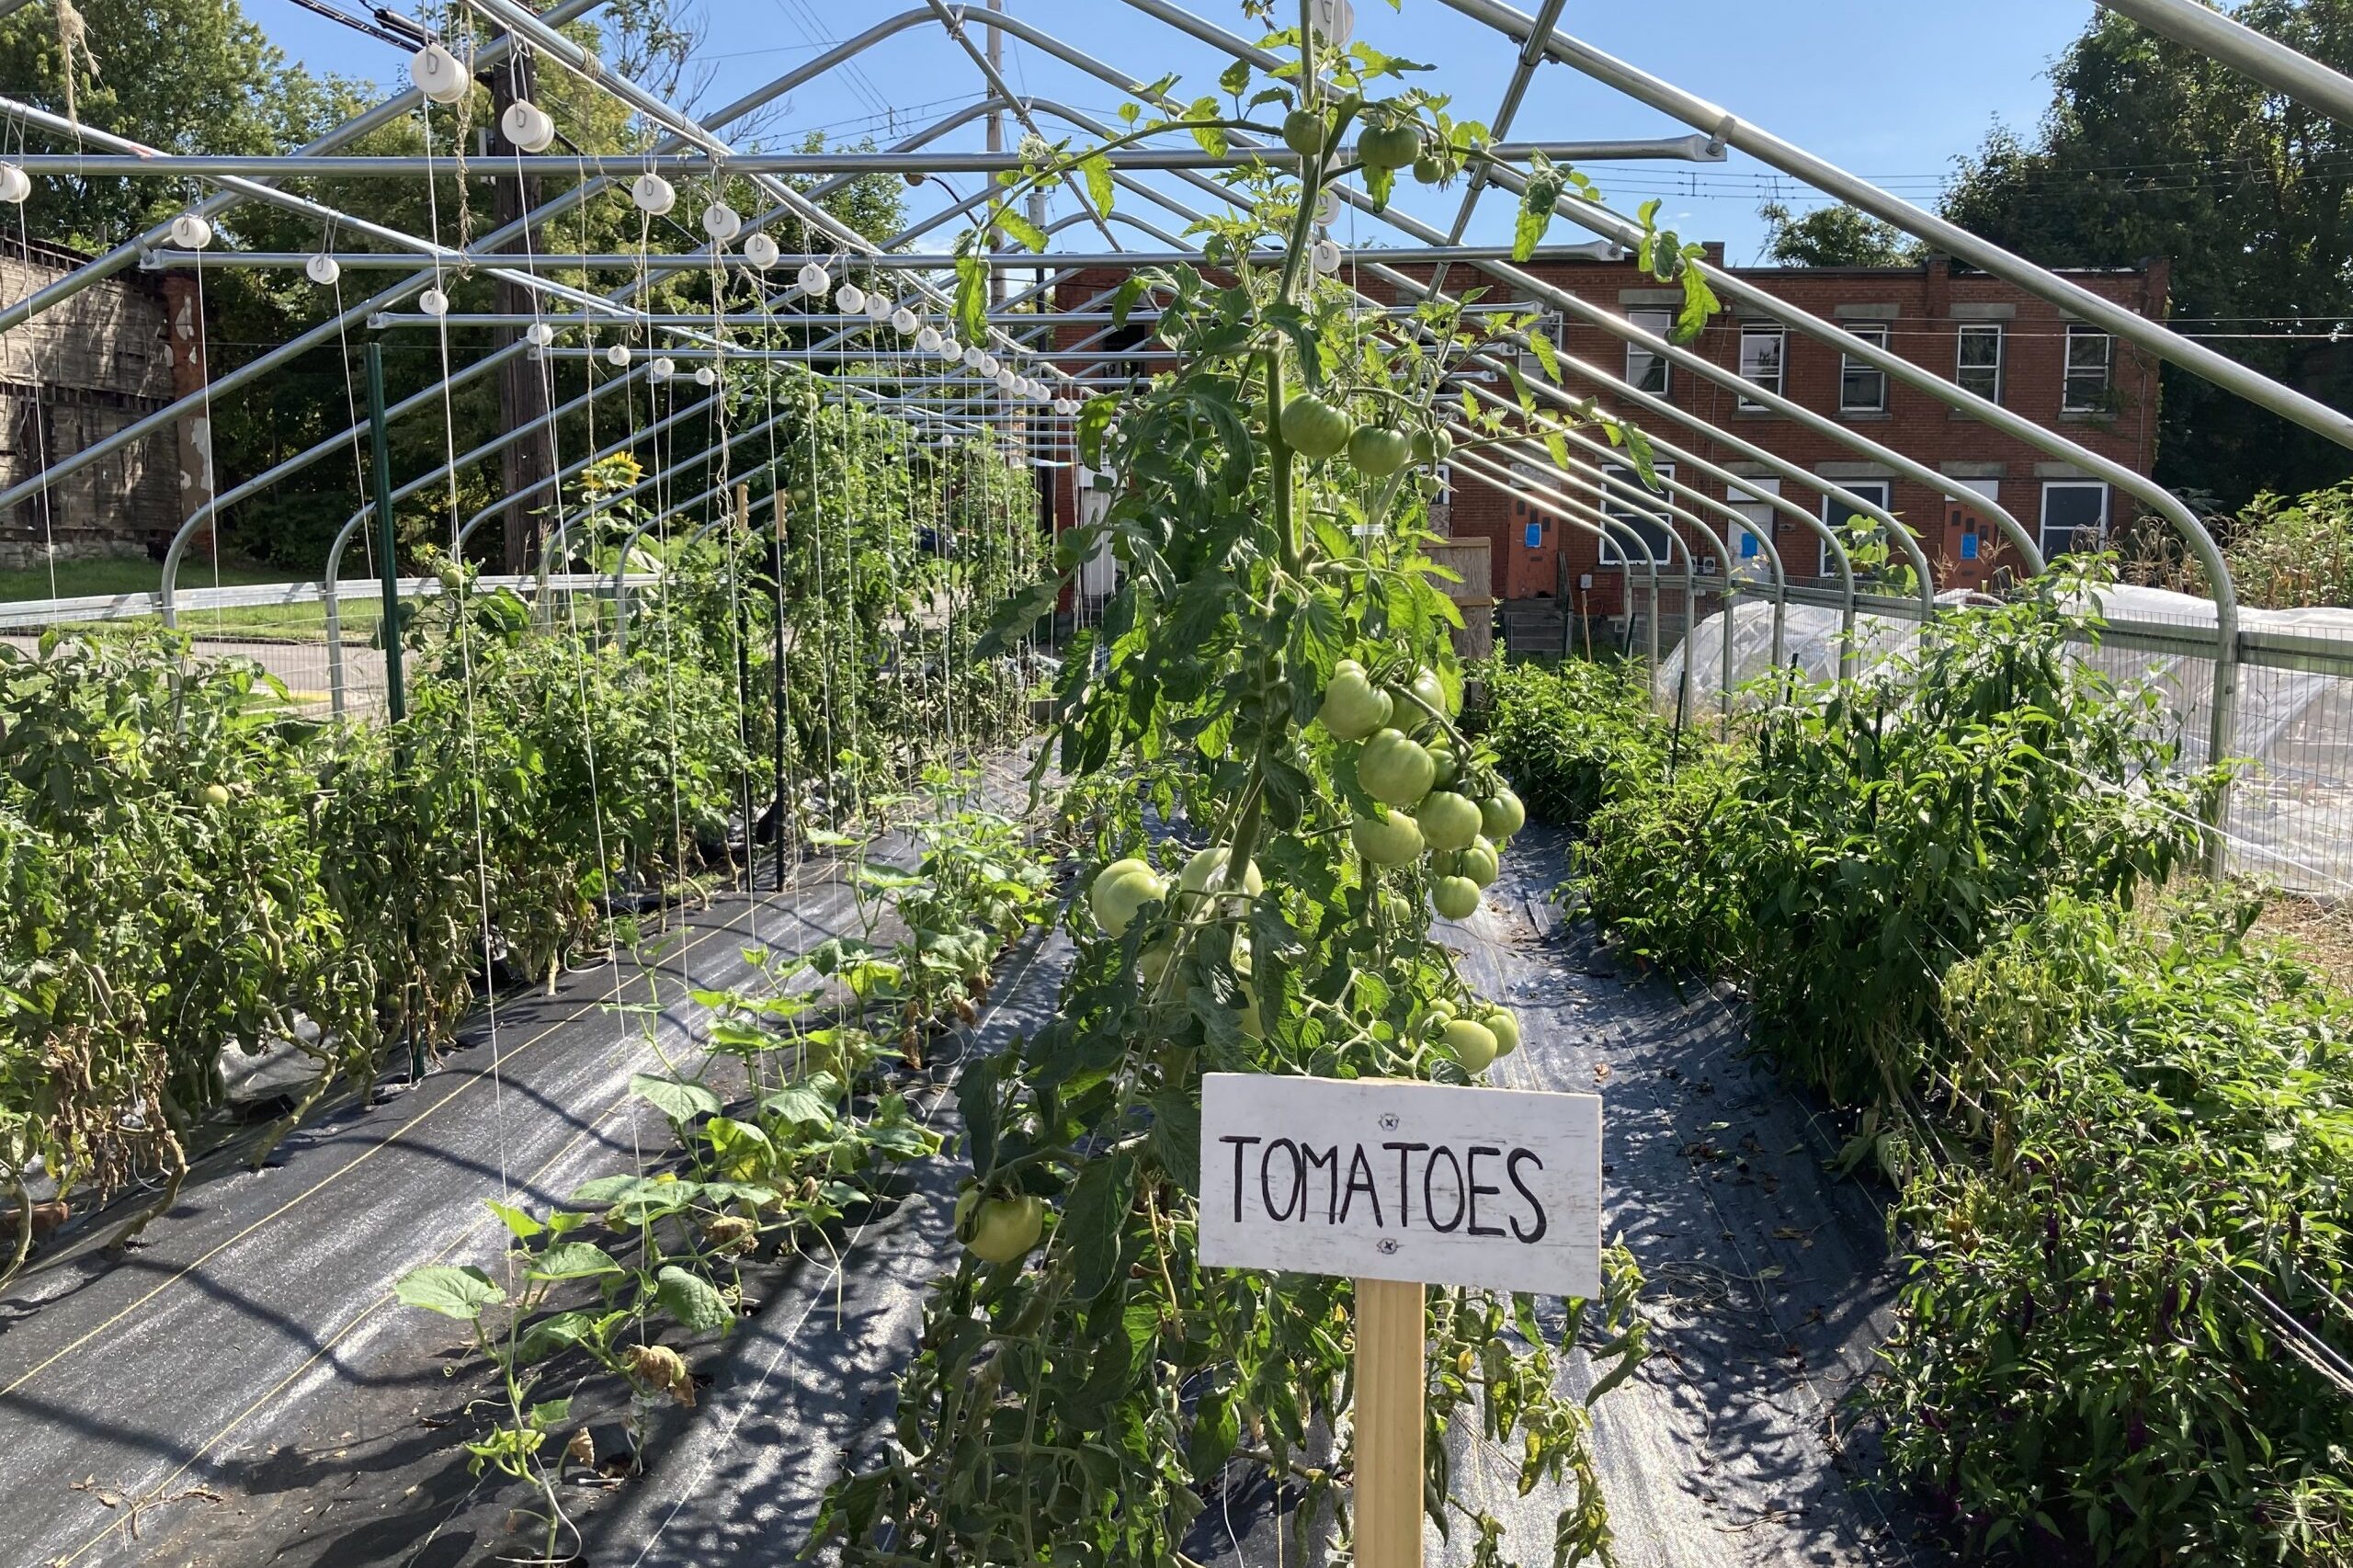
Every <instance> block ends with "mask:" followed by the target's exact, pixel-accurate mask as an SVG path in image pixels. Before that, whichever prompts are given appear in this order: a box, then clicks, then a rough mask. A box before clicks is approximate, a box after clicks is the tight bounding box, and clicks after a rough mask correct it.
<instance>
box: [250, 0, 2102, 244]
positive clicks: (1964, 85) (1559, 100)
mask: <svg viewBox="0 0 2353 1568" xmlns="http://www.w3.org/2000/svg"><path fill="white" fill-rule="evenodd" d="M336 3H338V4H340V5H342V6H344V7H345V8H346V9H352V10H358V9H363V8H364V7H363V6H361V5H360V3H359V0H336ZM701 3H702V6H703V8H704V11H705V14H706V18H707V20H708V22H709V24H710V26H709V32H708V36H707V38H706V40H705V42H704V45H703V49H702V51H701V59H702V61H703V62H704V64H705V66H706V67H707V69H708V71H709V73H710V81H709V83H708V85H706V86H705V88H704V90H703V92H702V94H701V97H700V101H701V102H702V103H703V105H704V106H705V107H712V106H717V105H720V104H723V103H727V102H729V101H732V100H733V99H734V98H735V97H738V96H740V95H741V94H743V93H745V92H747V91H750V90H751V89H753V88H755V87H756V86H758V85H761V84H764V83H766V82H767V81H769V80H771V79H773V78H775V77H776V76H778V75H779V74H783V73H784V72H787V71H790V70H791V69H792V68H794V67H795V66H797V65H800V64H802V63H803V62H807V61H809V60H810V59H811V58H812V57H813V55H814V54H816V53H817V52H818V45H817V41H816V40H824V41H827V42H830V41H834V40H838V39H840V38H842V37H844V36H847V34H848V33H850V32H852V31H854V30H857V29H858V28H862V27H865V26H870V25H872V24H873V23H874V22H876V21H879V20H881V19H882V18H884V17H891V16H893V15H896V14H898V13H899V12H900V11H902V10H903V9H906V8H911V7H915V6H919V5H920V4H921V0H904V4H902V3H901V0H880V3H877V0H864V3H861V0H831V3H828V0H701ZM244 6H245V7H246V10H247V12H248V13H249V14H250V15H251V16H252V17H254V19H255V20H256V22H258V23H259V24H260V25H261V26H262V27H263V28H265V29H266V30H267V32H268V33H269V34H270V35H271V37H272V38H273V39H275V40H277V41H278V45H279V47H281V48H282V49H284V50H285V51H287V53H289V54H290V55H291V56H293V57H295V58H297V59H300V60H301V61H302V62H305V63H307V64H309V65H310V66H312V67H313V68H314V69H319V70H332V71H337V72H341V73H344V74H352V75H359V76H365V77H369V78H371V79H376V80H400V79H402V77H403V74H404V61H403V60H402V58H401V56H400V55H399V54H398V53H397V52H396V51H393V50H392V49H390V48H389V47H387V46H385V45H383V44H381V43H378V42H377V41H375V40H371V39H369V38H367V37H365V36H363V35H361V34H358V33H356V32H351V31H348V30H347V29H345V28H340V27H338V26H337V25H336V24H335V23H334V22H331V21H328V20H325V19H324V18H322V17H317V16H314V15H313V14H312V13H310V12H307V11H305V10H303V9H302V8H301V7H300V6H296V5H294V4H293V3H292V0H244ZM1006 6H1007V9H1008V10H1009V11H1010V12H1011V13H1012V14H1013V15H1015V16H1016V17H1020V18H1022V19H1024V20H1026V21H1029V22H1031V23H1033V24H1035V25H1036V26H1038V27H1040V28H1045V29H1046V30H1048V31H1050V32H1051V33H1053V34H1055V35H1057V36H1058V37H1060V38H1062V39H1064V40H1068V41H1069V42H1071V43H1074V44H1075V45H1077V46H1078V47H1079V48H1081V49H1082V50H1084V51H1086V53H1088V54H1089V55H1091V56H1093V57H1094V58H1095V59H1097V60H1098V61H1100V62H1104V63H1106V64H1108V65H1111V66H1113V67H1116V68H1117V69H1118V70H1120V71H1121V72H1125V73H1129V74H1134V75H1137V76H1146V77H1148V76H1156V75H1158V74H1162V73H1164V72H1170V71H1174V72H1177V73H1180V74H1182V76H1183V78H1184V81H1185V84H1186V85H1187V86H1188V87H1189V88H1190V89H1191V90H1192V91H1194V92H1196V93H1199V92H1209V91H1212V90H1214V85H1215V78H1216V76H1217V74H1218V72H1219V71H1220V70H1221V69H1222V66H1223V63H1224V62H1223V61H1222V59H1221V58H1220V57H1218V56H1216V55H1214V54H1213V53H1212V52H1211V51H1209V50H1208V49H1207V48H1206V47H1204V46H1201V45H1199V44H1196V43H1194V42H1193V41H1192V40H1188V39H1184V38H1181V37H1179V36H1177V35H1176V34H1175V33H1174V32H1172V31H1171V30H1170V29H1169V28H1166V27H1165V25H1163V24H1161V23H1159V22H1157V21H1155V20H1154V19H1153V18H1151V17H1145V16H1143V15H1142V14H1141V13H1138V12H1136V11H1133V10H1131V8H1130V7H1129V6H1126V5H1124V4H1121V3H1120V0H1006ZM1519 7H1520V8H1521V9H1527V8H1529V0H1519ZM976 9H977V8H976ZM1188 9H1190V10H1191V11H1192V12H1193V13H1194V14H1196V15H1197V16H1199V17H1204V18H1206V19H1208V20H1210V21H1212V22H1214V23H1217V24H1218V25H1220V26H1222V27H1224V28H1227V29H1228V30H1231V31H1234V32H1242V33H1245V34H1251V35H1252V36H1255V34H1253V33H1252V29H1250V28H1247V27H1246V26H1245V23H1244V22H1243V20H1242V18H1241V15H1240V10H1239V7H1238V6H1234V5H1233V4H1232V3H1231V0H1190V3H1189V5H1188ZM2092 13H2093V7H2092V5H2091V3H2090V0H1972V3H1971V4H1967V5H1937V4H1931V3H1929V0H1651V3H1650V4H1647V5H1626V4H1622V3H1621V4H1611V5H1608V6H1602V5H1597V4H1593V3H1591V0H1570V4H1569V6H1567V8H1566V10H1565V12H1564V27H1565V28H1566V29H1567V30H1569V31H1571V32H1573V33H1574V34H1575V35H1576V36H1578V37H1580V38H1582V39H1583V40H1585V41H1586V42H1588V43H1590V44H1593V45H1595V46H1597V47H1598V48H1600V49H1602V50H1604V51H1608V52H1609V53H1611V54H1614V55H1617V56H1618V57H1620V59H1623V60H1626V61H1628V62H1631V63H1633V64H1636V65H1639V66H1641V67H1643V69H1645V70H1647V71H1649V72H1651V73H1653V74H1656V75H1659V76H1663V77H1665V78H1667V79H1668V80H1670V81H1672V82H1674V83H1676V84H1677V85H1680V86H1682V87H1684V88H1686V89H1687V90H1688V91H1690V92H1693V93H1696V94H1698V95H1699V96H1700V97H1705V98H1708V99H1711V100H1712V101H1713V102H1715V103H1717V104H1720V105H1722V107H1723V108H1727V109H1730V110H1732V111H1733V112H1734V113H1736V114H1738V115H1740V116H1741V117H1742V118H1743V119H1746V120H1748V121H1750V122H1752V123H1755V124H1757V125H1760V126H1762V127H1764V128H1765V129H1767V130H1769V131H1774V132H1776V133H1778V134H1779V135H1781V136H1782V137H1784V138H1786V139H1788V140H1790V141H1793V142H1798V143H1800V144H1802V145H1803V146H1805V147H1807V148H1809V149H1811V150H1813V152H1815V153H1820V154H1822V155H1824V156H1825V157H1827V158H1829V159H1830V160H1831V161H1833V162H1834V163H1836V164H1839V165H1842V166H1844V167H1846V168H1847V169H1850V170H1852V171H1854V172H1856V173H1859V174H1862V175H1866V176H1872V177H1874V178H1876V179H1878V180H1880V181H1881V183H1882V184H1885V185H1888V186H1890V187H1892V188H1894V189H1895V190H1897V191H1898V192H1899V193H1900V194H1903V195H1905V196H1907V197H1909V198H1910V199H1914V200H1916V201H1920V202H1922V203H1923V204H1932V203H1933V201H1934V199H1935V196H1936V192H1937V190H1938V186H1939V184H1940V183H1941V181H1942V180H1943V179H1944V178H1945V177H1946V176H1948V175H1949V172H1950V170H1951V167H1952V160H1953V159H1954V157H1955V156H1956V155H1958V154H1961V153H1966V152H1969V151H1971V150H1972V149H1973V148H1974V147H1975V146H1976V145H1977V144H1978V142H1980V141H1981V140H1982V138H1983V137H1984V132H1985V131H1986V130H1987V129H1988V128H1989V127H1990V126H1992V125H1993V124H1994V123H1995V120H1996V119H2005V120H2007V121H2009V122H2010V123H2012V124H2014V125H2018V126H2020V127H2025V126H2029V125H2031V124H2032V123H2033V122H2034V121H2035V120H2036V119H2038V118H2039V117H2040V114H2041V112H2042V109H2043V107H2044V105H2045V103H2046V102H2047V101H2048V98H2049V95H2050V85H2049V82H2048V80H2047V76H2046V73H2047V71H2048V69H2049V66H2050V64H2051V62H2052V60H2053V59H2054V58H2055V57H2056V56H2057V55H2058V53H2059V52H2060V51H2062V50H2063V49H2064V48H2065V46H2066V44H2067V43H2068V41H2069V40H2072V39H2073V38H2074V37H2075V35H2076V34H2077V33H2079V32H2080V31H2081V30H2082V28H2083V27H2084V26H2085V24H2086V22H2087V21H2088V20H2089V19H2090V17H2091V16H2092ZM1358 34H1359V36H1361V37H1363V38H1365V39H1366V40H1368V41H1370V42H1371V43H1373V44H1375V45H1377V46H1378V47H1380V48H1381V49H1383V50H1385V51H1390V52H1392V53H1394V54H1399V55H1403V56H1406V57H1408V58H1412V59H1416V60H1421V61H1426V62H1435V63H1437V64H1438V66H1439V69H1438V71H1436V72H1434V73H1433V74H1430V75H1429V76H1427V77H1421V78H1417V80H1420V81H1424V82H1427V83H1430V84H1432V85H1436V86H1437V87H1438V89H1439V90H1443V91H1447V92H1450V93H1452V94H1453V95H1454V96H1455V105H1454V112H1456V113H1457V114H1458V115H1460V116H1462V117H1465V118H1471V119H1488V118H1489V117H1490V116H1491V115H1492V114H1493V113H1494V110H1495V104H1496V101H1497V99H1498V98H1499V97H1500V95H1501V93H1502V91H1503V88H1504V85H1505V83H1506V79H1507V77H1508V75H1509V74H1510V71H1511V67H1512V63H1513V54H1514V51H1513V50H1512V48H1511V47H1510V45H1509V44H1508V43H1507V41H1506V40H1504V39H1502V38H1501V37H1500V36H1499V35H1497V34H1495V33H1493V32H1491V31H1489V30H1488V29H1486V28H1483V27H1481V26H1480V25H1479V24H1477V23H1475V22H1472V21H1470V20H1469V19H1467V18H1465V17H1461V16H1460V15H1458V14H1457V13H1455V12H1453V11H1451V10H1449V8H1447V7H1446V6H1443V5H1441V4H1439V3H1438V0H1404V4H1403V8H1402V9H1401V10H1396V11H1392V9H1391V8H1390V7H1389V6H1388V5H1387V4H1385V0H1358ZM1006 76H1007V78H1008V79H1009V80H1010V81H1011V82H1012V83H1013V85H1015V87H1016V88H1017V89H1018V90H1020V91H1023V92H1026V93H1029V94H1032V95H1036V96H1040V97H1051V98H1053V99H1057V100H1059V101H1062V102H1063V103H1067V104H1069V105H1070V106H1072V107H1073V108H1077V109H1080V110H1083V111H1086V112H1087V113H1090V114H1093V115H1096V116H1097V117H1098V118H1104V119H1108V117H1109V115H1110V113H1111V112H1112V111H1113V110H1114V109H1115V108H1117V106H1118V105H1119V103H1120V101H1121V97H1122V95H1121V94H1120V92H1119V91H1118V90H1117V89H1116V88H1115V87H1114V86H1113V85H1110V84H1108V83H1104V82H1101V81H1099V80H1097V79H1095V78H1093V77H1091V76H1088V75H1086V74H1081V73H1079V72H1077V71H1074V70H1073V69H1072V68H1070V67H1069V66H1067V65H1065V64H1063V62H1059V61H1056V60H1053V59H1051V58H1050V57H1048V56H1046V55H1043V54H1041V53H1040V51H1037V50H1036V49H1034V48H1032V47H1030V46H1029V45H1026V44H1023V43H1020V42H1018V41H1017V40H1007V43H1006ZM980 85H981V84H980V80H979V77H978V75H977V74H976V73H975V72H974V71H973V70H972V67H971V65H970V64H969V63H968V62H966V60H965V59H964V57H963V55H962V54H961V51H959V50H958V49H957V47H956V46H955V45H954V44H953V43H952V42H950V41H949V40H947V39H946V38H945V37H944V36H943V35H942V34H941V33H940V31H939V30H938V28H934V27H925V28H916V29H911V30H909V31H907V32H904V33H901V34H899V35H897V36H895V37H893V38H892V39H890V40H886V41H884V42H883V43H881V44H880V45H878V46H877V47H876V48H875V49H874V50H873V51H870V53H869V54H867V55H866V56H863V57H862V58H861V61H860V62H859V70H858V73H857V74H847V75H846V74H841V73H835V74H832V75H829V76H828V77H825V78H823V79H820V80H818V81H815V82H813V83H811V84H809V85H805V86H802V87H801V88H799V89H797V90H796V91H794V92H793V93H792V94H790V96H789V97H787V98H785V99H783V100H781V102H780V103H779V104H778V105H777V106H776V107H775V108H773V110H772V111H771V113H770V117H769V119H767V122H766V123H765V125H764V126H763V127H762V139H763V140H764V141H766V142H767V143H768V144H770V145H781V144H785V143H788V142H794V141H797V140H798V138H799V135H800V133H801V132H802V131H805V130H808V129H811V128H815V127H824V128H827V129H828V130H829V131H830V132H831V133H832V134H834V135H835V136H837V137H846V138H849V139H853V140H854V139H856V138H858V137H859V136H863V135H872V136H873V137H874V138H875V139H876V140H877V141H878V142H888V141H889V140H891V138H892V134H893V124H894V119H893V117H895V125H896V132H897V133H898V134H904V133H906V132H907V131H912V130H914V129H915V128H917V127H919V126H920V125H922V124H924V123H926V122H927V121H929V120H931V119H937V118H938V117H939V116H941V115H944V114H947V113H949V112H952V111H953V110H954V109H955V108H959V107H961V106H962V105H964V104H967V103H970V102H971V101H972V99H973V98H974V97H977V96H978V93H979V88H980ZM1687 129H1688V128H1687V127H1685V126H1683V125H1681V124H1679V123H1677V122H1674V121H1671V120H1669V119H1665V117H1663V116H1660V115H1657V114H1655V113H1654V112H1652V111H1650V110H1648V109H1646V108H1643V107H1642V106H1640V105H1638V104H1635V103H1633V102H1632V101H1631V100H1630V99H1627V98H1625V97H1621V96H1620V95H1618V94H1616V93H1614V92H1612V91H1610V90H1609V89H1608V88H1605V87H1602V86H1600V85H1598V84H1596V83H1594V82H1592V81H1590V80H1589V79H1587V78H1586V77H1584V76H1581V75H1578V74H1574V73H1573V72H1571V71H1569V70H1568V69H1567V68H1566V67H1564V66H1561V65H1556V64H1548V65H1546V66H1545V67H1544V68H1543V69H1542V70H1541V71H1540V73H1539V74H1538V75H1537V78H1536V83H1535V85H1534V87H1533V88H1532V90H1531V92H1530V94H1529V99H1528V102H1527V105H1526V107H1525V108H1523V110H1522V112H1521V114H1520V117H1519V119H1518V122H1517V123H1516V124H1515V125H1514V127H1513V128H1512V134H1513V135H1514V137H1515V138H1527V139H1546V140H1551V139H1570V138H1594V137H1649V136H1662V135H1674V134H1681V133H1683V132H1684V131H1686V130H1687ZM1049 130H1050V133H1058V131H1056V130H1055V128H1052V127H1050V128H1049ZM980 144H981V141H980V130H979V128H978V126H977V125H975V126H973V127H971V128H969V129H968V131H965V132H963V133H960V134H958V135H956V136H953V137H950V138H949V139H946V140H944V141H943V142H940V143H939V145H942V146H971V147H975V148H976V147H978V146H979V145H980ZM1587 172H1588V173H1589V174H1591V175H1592V176H1593V177H1594V178H1595V179H1596V180H1597V182H1598V183H1599V184H1600V185H1601V187H1602V188H1603V190H1604V191H1605V193H1606V194H1607V195H1608V198H1609V199H1610V202H1611V205H1613V206H1615V207H1618V208H1620V210H1628V211H1631V210H1632V209H1633V208H1635V207H1637V206H1639V205H1640V204H1641V202H1642V201H1643V200H1644V199H1648V198H1650V197H1654V196H1655V197H1659V198H1661V199H1663V200H1664V203H1665V205H1664V206H1663V207H1662V209H1661V212H1662V221H1663V222H1667V223H1669V224H1671V225H1672V226H1674V227H1676V228H1677V229H1679V230H1681V231H1682V233H1684V234H1685V236H1686V237H1687V238H1695V237H1696V238H1705V239H1721V240H1722V241H1724V242H1725V243H1726V244H1727V245H1728V246H1729V248H1730V253H1731V256H1732V259H1733V261H1735V262H1746V261H1750V260H1753V259H1755V257H1756V252H1757V248H1758V245H1759V244H1760V243H1761V236H1762V232H1763V226H1762V224H1761V223H1760V222H1758V221H1757V219H1756V207H1757V206H1758V205H1759V204H1760V203H1761V202H1762V201H1764V200H1766V199H1770V198H1772V197H1773V196H1774V195H1776V194H1777V193H1778V194H1779V195H1780V197H1781V198H1782V199H1785V200H1788V201H1790V203H1791V204H1792V205H1798V206H1801V207H1802V206H1803V205H1806V204H1807V203H1808V201H1809V200H1810V198H1809V197H1808V195H1807V193H1804V192H1802V191H1801V190H1799V189H1797V188H1796V187H1794V186H1792V185H1791V184H1790V182H1788V181H1786V180H1779V179H1777V177H1776V176H1774V175H1773V173H1772V171H1770V170H1768V169H1766V168H1764V167H1763V166H1762V165H1757V164H1755V163H1753V162H1751V161H1749V160H1746V159H1745V158H1742V157H1740V156H1738V155H1737V154H1735V156H1734V158H1733V161H1732V162H1730V163H1728V164H1723V165H1699V166H1694V165H1684V164H1643V165H1611V166H1607V167H1590V168H1588V170H1587ZM971 187H972V180H971V178H970V177H969V176H968V177H967V178H966V179H965V180H964V181H961V182H959V188H960V190H963V191H967V192H969V190H970V189H971ZM915 201H916V202H917V203H921V202H923V201H924V198H916V199H915ZM1402 204H1403V205H1404V207H1406V208H1407V210H1412V211H1414V212H1415V215H1416V216H1419V217H1422V218H1424V219H1426V220H1428V221H1430V222H1435V223H1437V224H1438V225H1439V226H1441V227H1443V226H1445V225H1446V224H1448V223H1449V222H1451V220H1452V218H1453V216H1454V212H1455V210H1456V207H1457V206H1458V204H1459V203H1458V199H1457V198H1456V197H1455V196H1453V195H1450V194H1449V195H1433V194H1431V193H1425V192H1419V191H1415V192H1413V193H1411V194H1409V196H1408V197H1407V198H1405V199H1404V201H1403V203H1402ZM934 205H938V203H934ZM1509 224H1510V212H1509V208H1508V203H1507V201H1506V199H1505V198H1503V197H1500V196H1496V197H1491V198H1490V199H1489V200H1488V201H1487V203H1486V204H1484V205H1483V206H1482V208H1481V210H1480V211H1479V213H1478V215H1477V217H1476V218H1475V219H1474V221H1473V223H1472V230H1471V233H1470V236H1469V237H1470V238H1472V239H1473V240H1487V241H1496V240H1500V239H1502V238H1504V237H1506V235H1507V234H1508V231H1509ZM1368 233H1369V232H1368ZM1554 237H1555V238H1556V239H1563V238H1580V237H1583V236H1581V235H1568V234H1565V233H1563V232H1561V231H1556V232H1555V234H1554Z"/></svg>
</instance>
